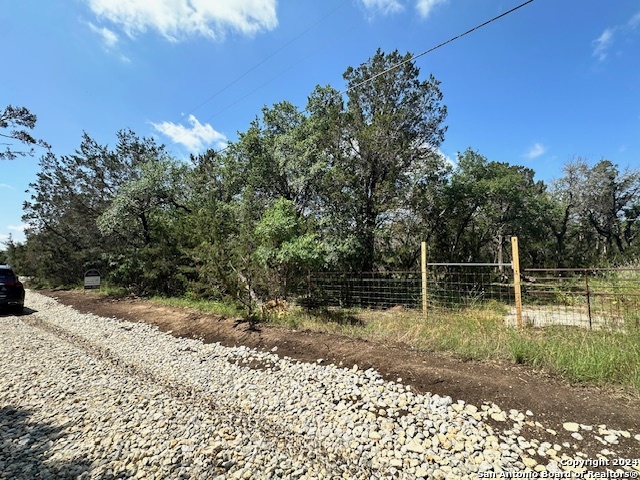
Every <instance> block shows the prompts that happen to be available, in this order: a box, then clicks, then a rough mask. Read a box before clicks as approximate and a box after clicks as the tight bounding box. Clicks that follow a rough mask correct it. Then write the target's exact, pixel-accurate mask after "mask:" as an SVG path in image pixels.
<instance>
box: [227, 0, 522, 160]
mask: <svg viewBox="0 0 640 480" xmlns="http://www.w3.org/2000/svg"><path fill="white" fill-rule="evenodd" d="M533 1H534V0H527V1H526V2H524V3H521V4H520V5H518V6H517V7H514V8H512V9H511V10H507V11H506V12H504V13H501V14H500V15H498V16H496V17H493V18H491V19H490V20H487V21H486V22H484V23H481V24H480V25H477V26H475V27H473V28H471V29H469V30H467V31H466V32H463V33H461V34H459V35H456V36H455V37H452V38H450V39H449V40H446V41H444V42H442V43H440V44H438V45H436V46H435V47H432V48H430V49H428V50H425V51H424V52H422V53H419V54H417V55H414V56H412V57H411V58H409V59H408V60H404V61H402V62H400V63H398V64H396V65H392V66H391V67H389V68H387V69H386V70H384V71H382V72H379V73H377V74H375V75H374V76H372V77H369V78H367V79H366V80H363V81H362V82H360V83H358V84H356V85H353V86H351V87H348V88H345V89H344V90H342V91H340V92H338V93H336V96H338V95H343V94H344V93H346V92H348V91H350V90H353V89H354V88H358V87H361V86H362V85H365V84H367V83H369V82H371V81H373V80H375V79H376V78H378V77H379V76H381V75H384V74H386V73H389V72H392V71H393V70H395V69H396V68H400V67H401V66H403V65H405V64H407V63H409V62H412V61H413V60H415V59H417V58H420V57H422V56H424V55H426V54H428V53H431V52H433V51H434V50H437V49H439V48H441V47H443V46H445V45H447V44H449V43H451V42H453V41H455V40H458V39H459V38H462V37H464V36H465V35H468V34H470V33H471V32H474V31H476V30H479V29H480V28H482V27H485V26H487V25H489V24H490V23H492V22H495V21H496V20H499V19H500V18H502V17H505V16H507V15H509V14H510V13H513V12H515V11H516V10H518V9H520V8H522V7H524V6H526V5H528V4H530V3H533ZM304 111H306V108H305V110H304ZM218 113H220V112H218ZM230 146H231V145H228V146H226V147H224V148H222V149H220V150H218V151H217V153H220V152H224V151H225V150H227V149H229V148H230Z"/></svg>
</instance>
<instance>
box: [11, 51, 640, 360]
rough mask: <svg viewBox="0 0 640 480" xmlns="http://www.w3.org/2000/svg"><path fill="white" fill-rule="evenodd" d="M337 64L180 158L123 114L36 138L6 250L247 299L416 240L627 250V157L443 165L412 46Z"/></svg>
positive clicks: (553, 258)
mask: <svg viewBox="0 0 640 480" xmlns="http://www.w3.org/2000/svg"><path fill="white" fill-rule="evenodd" d="M343 77H344V79H345V82H346V87H347V88H346V89H345V90H344V91H345V93H344V94H340V93H339V90H337V89H336V88H333V87H331V86H318V87H316V88H315V89H314V91H313V92H311V94H310V95H309V98H308V100H307V105H306V108H305V109H304V110H301V109H300V108H298V107H297V106H295V105H293V104H291V103H290V102H288V101H281V102H278V103H276V104H274V105H272V106H265V107H264V108H263V109H262V111H261V112H259V114H258V116H256V118H255V120H254V121H253V122H251V124H250V125H249V126H248V128H247V130H246V131H244V132H239V135H238V140H237V141H236V142H234V143H232V144H230V145H229V146H228V148H226V149H225V150H224V151H221V152H214V151H208V152H205V153H203V154H201V155H197V156H192V158H191V159H190V162H184V161H179V160H176V159H173V158H171V157H170V156H169V155H167V152H166V151H165V149H164V147H163V146H161V145H157V144H156V143H155V141H154V140H153V139H148V138H140V137H138V136H136V135H135V133H133V132H131V131H127V130H124V131H120V132H118V133H117V135H116V137H117V138H116V143H115V145H114V146H113V147H109V146H108V145H100V144H98V143H97V142H96V141H95V140H93V139H92V138H91V137H90V136H89V135H87V134H84V135H83V137H82V140H81V143H80V146H79V148H78V150H77V151H76V152H75V153H73V154H71V155H66V156H61V157H58V156H56V155H53V154H50V153H49V154H46V155H44V156H43V157H42V158H41V160H40V167H41V170H40V172H39V173H38V176H37V179H36V181H35V182H34V183H32V184H31V185H30V193H31V198H30V199H29V201H27V202H26V203H25V211H24V217H23V220H24V221H25V223H27V224H28V225H29V227H28V229H27V231H26V235H27V241H26V243H24V244H16V243H14V242H12V241H10V242H9V243H8V244H7V249H6V253H5V256H6V257H7V258H8V260H9V261H10V262H12V263H14V264H15V265H16V267H17V268H18V269H19V271H21V272H22V273H24V274H27V275H30V276H33V277H35V279H36V281H38V282H40V283H42V284H49V285H68V284H75V283H77V282H78V281H80V280H81V278H82V275H83V273H84V272H85V271H86V270H87V269H89V268H98V269H99V270H100V271H101V272H103V276H104V277H105V278H108V279H109V282H110V284H112V285H113V286H114V287H119V288H123V289H125V290H126V291H131V292H135V293H137V294H145V295H163V296H170V295H182V294H185V293H187V292H189V294H190V295H193V296H194V298H199V299H210V300H215V301H218V302H223V303H233V304H239V305H243V306H244V308H245V309H246V311H247V312H248V314H250V315H253V316H255V315H257V314H256V312H257V311H259V310H258V306H259V304H260V303H261V302H264V301H266V300H269V299H273V298H276V297H289V298H290V299H291V298H298V297H299V296H300V294H301V293H304V292H306V283H307V282H306V281H307V274H308V272H309V271H310V270H341V271H367V270H368V271H371V270H399V269H400V270H413V269H416V268H417V266H418V259H419V255H420V241H422V240H425V241H426V242H427V244H428V247H429V260H430V261H453V262H455V261H461V262H495V261H502V262H505V263H506V262H508V261H509V260H510V258H509V251H510V248H509V237H510V236H512V235H516V236H518V237H519V239H520V248H521V252H520V257H521V266H522V267H524V268H526V267H548V266H552V265H557V266H582V265H589V266H594V265H604V264H617V263H629V262H633V261H635V260H637V259H638V258H639V255H640V242H639V241H638V238H639V235H638V234H639V233H640V200H639V198H640V196H639V195H638V193H640V173H638V172H636V171H620V170H619V168H618V166H617V165H615V164H614V163H613V162H611V161H608V160H601V161H600V162H597V163H596V164H594V165H592V166H590V165H588V164H587V163H586V162H585V161H584V160H577V161H574V162H570V163H568V164H567V165H566V168H565V175H564V176H563V177H562V178H560V179H559V180H558V181H557V182H555V183H554V185H552V187H551V188H550V189H547V186H546V185H545V184H544V183H543V182H540V181H536V180H535V174H534V171H533V170H532V169H530V168H526V167H524V166H520V165H514V164H509V163H506V162H496V161H491V160H489V159H487V158H486V157H484V156H483V155H481V154H480V153H479V152H476V151H474V150H472V149H468V150H466V151H465V152H463V153H461V154H459V155H458V158H457V161H456V162H455V164H453V163H452V162H447V161H446V159H445V158H444V157H443V155H442V154H440V153H439V150H438V149H439V147H440V145H441V143H442V141H443V139H444V134H445V133H446V126H445V125H444V122H445V120H446V116H447V109H446V106H445V105H444V104H443V95H442V92H441V90H440V82H439V81H438V80H436V79H435V78H434V77H433V76H424V77H423V76H421V74H420V71H419V69H418V68H417V66H416V65H415V63H414V62H412V61H411V55H410V54H408V53H407V54H404V55H402V54H400V53H399V52H398V51H393V52H391V53H388V54H386V53H384V52H382V51H380V50H378V51H377V52H376V53H375V55H374V56H373V57H371V58H370V59H368V60H367V61H366V62H364V63H362V64H361V65H360V66H358V67H356V68H353V67H349V68H347V70H346V71H345V73H344V75H343ZM3 115H4V117H3V116H2V115H0V128H14V127H15V128H20V127H24V128H27V129H30V128H32V127H33V126H34V124H35V116H32V115H31V114H30V112H28V111H27V110H26V109H24V110H21V109H13V108H11V109H7V110H5V112H4V114H3ZM27 133H28V132H27ZM15 138H18V137H15ZM20 138H22V139H23V140H24V141H25V142H26V143H27V144H29V143H31V144H33V142H32V140H33V141H35V140H34V139H31V137H26V136H25V137H20ZM18 139H19V138H18ZM252 318H253V317H252ZM460 348H462V347H460ZM465 348H468V349H469V350H470V351H471V350H473V348H474V347H473V346H472V345H470V344H469V345H467V347H465ZM525 350H526V349H525ZM470 355H475V353H474V352H471V353H470ZM522 355H524V354H520V353H518V356H522Z"/></svg>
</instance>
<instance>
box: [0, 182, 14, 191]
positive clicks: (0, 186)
mask: <svg viewBox="0 0 640 480" xmlns="http://www.w3.org/2000/svg"><path fill="white" fill-rule="evenodd" d="M0 188H8V189H9V190H15V188H13V187H12V186H11V185H7V184H6V183H0Z"/></svg>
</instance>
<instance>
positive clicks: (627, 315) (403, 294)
mask: <svg viewBox="0 0 640 480" xmlns="http://www.w3.org/2000/svg"><path fill="white" fill-rule="evenodd" d="M517 252H518V243H517V238H515V237H513V238H512V257H513V260H512V262H511V263H428V262H427V261H426V260H427V259H426V249H425V248H424V246H423V254H422V262H421V269H420V270H415V271H391V272H366V273H347V272H321V273H311V274H310V275H309V283H308V297H309V299H310V301H311V302H310V303H311V304H312V305H317V306H325V307H331V308H342V309H373V310H377V309H379V310H388V309H402V310H410V311H413V312H415V314H416V317H419V318H421V319H427V320H429V321H437V319H438V316H439V315H441V314H443V313H447V312H455V311H460V310H469V309H473V308H479V309H481V308H491V309H495V310H497V311H500V312H502V313H503V316H504V321H505V323H506V324H508V325H513V326H525V325H531V326H536V327H543V326H550V325H572V326H579V327H585V328H590V329H598V328H615V329H628V328H640V268H624V269H612V268H610V269H525V270H523V271H522V272H521V271H520V267H519V261H518V255H517Z"/></svg>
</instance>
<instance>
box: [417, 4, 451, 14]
mask: <svg viewBox="0 0 640 480" xmlns="http://www.w3.org/2000/svg"><path fill="white" fill-rule="evenodd" d="M447 2H448V0H418V3H417V4H416V8H417V9H418V13H419V14H420V16H421V17H422V18H426V17H428V16H429V14H430V13H431V11H432V10H433V9H434V8H435V6H436V5H439V4H441V3H443V4H444V3H447Z"/></svg>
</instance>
